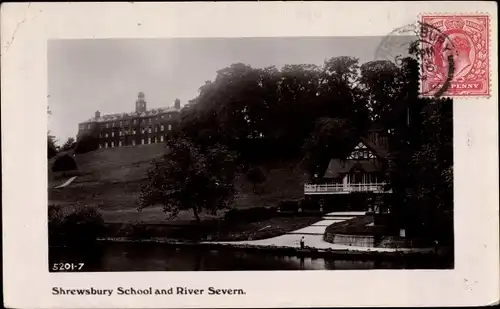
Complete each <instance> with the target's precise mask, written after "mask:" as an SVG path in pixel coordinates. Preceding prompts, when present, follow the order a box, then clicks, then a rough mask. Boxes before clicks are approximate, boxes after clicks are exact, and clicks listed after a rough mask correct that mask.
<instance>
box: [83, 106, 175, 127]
mask: <svg viewBox="0 0 500 309" xmlns="http://www.w3.org/2000/svg"><path fill="white" fill-rule="evenodd" d="M178 111H180V109H179V108H175V107H174V106H170V107H160V108H154V109H150V110H147V111H145V112H130V113H116V114H107V115H101V116H100V117H99V118H96V117H92V118H90V119H88V120H87V121H84V122H82V123H87V122H106V121H114V120H125V119H132V118H140V117H150V116H154V115H160V114H163V113H168V112H178Z"/></svg>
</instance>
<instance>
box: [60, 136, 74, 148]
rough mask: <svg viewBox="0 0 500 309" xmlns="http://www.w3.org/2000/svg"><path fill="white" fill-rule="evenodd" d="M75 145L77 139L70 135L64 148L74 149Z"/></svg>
mask: <svg viewBox="0 0 500 309" xmlns="http://www.w3.org/2000/svg"><path fill="white" fill-rule="evenodd" d="M75 145H76V143H75V139H74V138H73V137H68V139H67V140H66V142H65V143H64V144H63V146H62V150H63V151H66V150H70V149H73V148H75Z"/></svg>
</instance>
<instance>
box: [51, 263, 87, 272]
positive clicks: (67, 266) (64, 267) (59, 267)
mask: <svg viewBox="0 0 500 309" xmlns="http://www.w3.org/2000/svg"><path fill="white" fill-rule="evenodd" d="M83 265H85V263H54V264H52V270H53V271H78V270H82V268H83Z"/></svg>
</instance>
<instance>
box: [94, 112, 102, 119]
mask: <svg viewBox="0 0 500 309" xmlns="http://www.w3.org/2000/svg"><path fill="white" fill-rule="evenodd" d="M100 117H101V112H100V111H96V112H95V119H99V118H100Z"/></svg>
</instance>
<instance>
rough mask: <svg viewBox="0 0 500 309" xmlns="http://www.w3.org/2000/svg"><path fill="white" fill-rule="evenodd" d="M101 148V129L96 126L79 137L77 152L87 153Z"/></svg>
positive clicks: (76, 145) (76, 146)
mask: <svg viewBox="0 0 500 309" xmlns="http://www.w3.org/2000/svg"><path fill="white" fill-rule="evenodd" d="M98 148H99V131H98V130H97V129H96V128H94V129H92V130H91V131H89V132H86V133H84V134H82V135H80V136H79V137H78V140H77V142H76V144H75V153H86V152H90V151H93V150H96V149H98Z"/></svg>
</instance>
